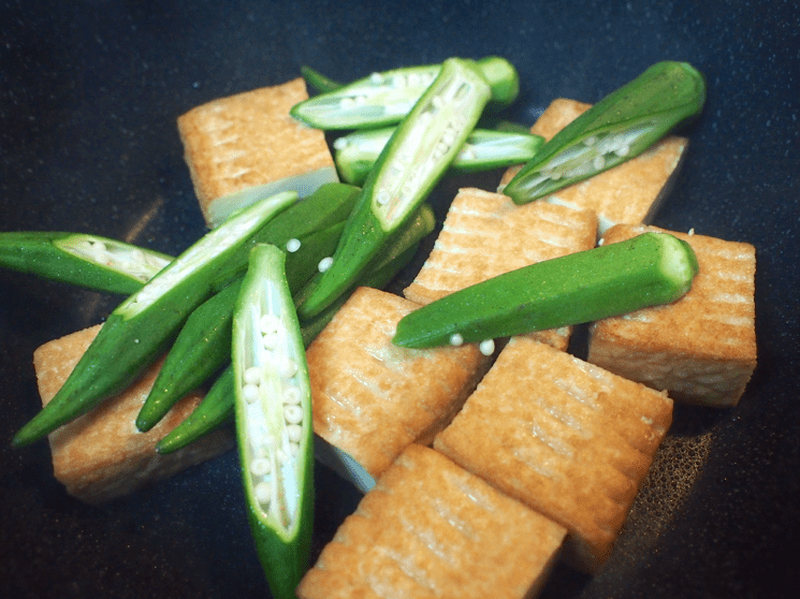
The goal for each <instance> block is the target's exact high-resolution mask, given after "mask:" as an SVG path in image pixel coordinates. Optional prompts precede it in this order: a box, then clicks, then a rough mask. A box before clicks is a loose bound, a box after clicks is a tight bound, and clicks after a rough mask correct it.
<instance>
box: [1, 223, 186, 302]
mask: <svg viewBox="0 0 800 599" xmlns="http://www.w3.org/2000/svg"><path fill="white" fill-rule="evenodd" d="M172 260H173V257H172V256H168V255H166V254H162V253H161V252H156V251H153V250H148V249H145V248H141V247H138V246H136V245H133V244H130V243H125V242H122V241H117V240H115V239H109V238H108V237H102V236H100V235H88V234H84V233H69V232H61V231H58V232H55V231H53V232H49V231H47V232H46V231H19V232H16V231H15V232H7V233H0V268H8V269H11V270H16V271H18V272H25V273H31V274H34V275H37V276H40V277H43V278H46V279H50V280H53V281H58V282H61V283H68V284H70V285H77V286H78V287H83V288H84V289H91V290H93V291H102V292H104V293H115V294H122V295H130V294H131V293H135V292H136V291H138V290H139V289H141V288H142V285H144V284H145V283H146V282H147V281H149V280H150V279H151V278H152V277H154V276H155V275H156V274H157V273H158V272H159V271H160V270H162V269H163V268H164V267H165V266H167V265H168V264H169V263H170V262H172Z"/></svg>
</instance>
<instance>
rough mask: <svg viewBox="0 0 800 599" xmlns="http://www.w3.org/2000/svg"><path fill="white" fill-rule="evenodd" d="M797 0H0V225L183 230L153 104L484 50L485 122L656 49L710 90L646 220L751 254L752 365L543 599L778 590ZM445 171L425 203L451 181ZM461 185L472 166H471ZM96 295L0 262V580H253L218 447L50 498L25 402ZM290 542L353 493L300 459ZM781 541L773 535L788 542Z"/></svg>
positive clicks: (232, 585) (593, 85) (180, 244)
mask: <svg viewBox="0 0 800 599" xmlns="http://www.w3.org/2000/svg"><path fill="white" fill-rule="evenodd" d="M799 14H800V13H799V12H798V10H797V8H796V7H795V3H794V2H788V1H787V2H781V1H774V2H759V1H752V2H749V3H746V2H738V1H733V0H731V1H729V2H724V1H719V0H715V1H712V2H702V3H697V2H689V1H683V0H676V1H672V2H664V1H663V0H661V1H651V0H647V1H644V2H616V1H609V2H602V3H601V2H585V1H582V0H576V1H573V2H560V1H559V2H554V1H550V0H545V1H543V2H513V1H510V2H503V3H501V2H492V1H483V2H477V1H471V2H470V1H467V0H461V1H458V2H442V1H437V0H433V1H431V0H428V1H424V2H416V1H414V0H412V1H411V2H407V3H403V4H402V5H396V4H394V3H378V2H371V1H365V2H355V3H354V2H346V1H337V2H331V1H327V0H326V1H315V2H309V1H305V0H295V1H293V2H286V3H278V2H244V1H236V0H232V1H230V2H225V3H218V4H217V3H212V2H207V1H202V0H198V1H195V2H186V3H182V2H176V1H174V0H162V1H160V2H141V1H139V2H136V1H127V2H123V1H119V0H76V1H74V2H40V1H36V0H26V1H25V2H21V1H11V2H4V3H3V7H2V9H0V33H1V35H0V41H2V43H1V44H0V230H3V231H12V230H53V229H58V230H74V231H83V232H93V233H98V234H103V235H107V236H109V237H116V238H120V239H127V240H130V241H133V242H135V243H138V244H140V245H144V246H148V247H151V248H154V249H158V250H162V251H165V252H169V253H177V252H179V251H181V250H182V249H184V248H185V247H187V246H188V245H189V244H190V243H191V242H192V241H194V240H195V239H196V238H197V237H199V236H200V235H201V234H202V233H203V232H204V225H203V222H202V218H201V216H200V213H199V211H198V209H197V206H196V202H195V199H194V194H193V191H192V188H191V184H190V181H189V175H188V172H187V169H186V167H185V164H184V163H183V160H182V148H181V145H180V141H179V139H178V136H177V131H176V127H175V119H176V117H177V116H178V115H180V114H181V113H183V112H185V111H186V110H188V109H190V108H192V107H194V106H196V105H199V104H201V103H204V102H206V101H209V100H211V99H214V98H218V97H222V96H226V95H230V94H233V93H236V92H241V91H246V90H250V89H253V88H256V87H261V86H265V85H273V84H278V83H282V82H284V81H287V80H288V79H291V78H294V77H296V76H298V74H299V67H300V66H301V65H304V64H307V65H310V66H313V67H315V68H317V69H319V70H321V71H322V72H324V73H326V74H328V75H330V76H331V77H333V78H336V79H340V80H350V79H354V78H357V77H360V76H363V75H365V74H368V73H369V72H371V71H373V70H384V69H388V68H392V67H396V66H402V65H409V64H422V63H430V62H438V61H441V60H443V59H444V58H446V57H448V56H451V55H460V56H467V57H473V58H477V57H480V56H484V55H488V54H499V55H502V56H505V57H507V58H509V59H510V60H511V61H512V62H513V63H514V64H515V65H516V66H517V67H518V69H519V71H520V74H521V77H522V85H523V87H522V95H521V98H520V100H519V101H518V103H517V104H516V107H515V109H514V110H513V111H512V112H511V113H510V114H509V116H510V118H513V119H515V120H518V121H520V122H523V123H526V124H530V123H531V122H532V121H533V120H534V119H535V118H536V117H537V116H538V114H539V113H541V111H542V110H543V109H544V107H545V106H546V105H547V104H548V103H549V102H550V100H552V99H553V98H555V97H559V96H561V97H570V98H574V99H578V100H583V101H587V102H595V101H597V100H598V99H600V98H601V97H602V96H603V95H604V94H605V93H607V92H609V91H612V90H613V89H615V88H617V87H619V86H620V85H622V84H623V83H625V82H627V81H628V80H630V79H632V78H633V77H635V76H636V75H638V74H639V73H640V72H642V71H643V70H644V69H645V68H646V67H647V66H649V65H650V64H652V63H654V62H656V61H659V60H662V59H677V60H686V61H690V62H691V63H693V64H694V65H695V66H696V67H697V68H699V69H700V70H701V71H703V72H704V73H705V75H706V77H707V80H708V87H709V95H708V102H707V105H706V109H705V112H704V114H703V116H702V118H701V119H700V120H699V121H698V122H697V123H696V124H695V125H694V126H693V128H692V129H691V130H690V131H689V134H690V135H691V139H692V142H691V149H690V155H689V156H688V159H687V161H686V163H685V167H684V170H683V172H682V175H681V178H680V181H679V182H678V184H677V186H676V187H675V189H674V192H673V194H672V196H671V197H670V198H669V199H668V201H667V202H666V203H665V204H664V205H663V208H662V210H661V212H660V213H659V215H658V217H657V219H656V221H655V223H656V224H658V225H660V226H662V227H665V228H667V229H674V230H679V231H686V230H688V229H690V228H692V227H693V228H694V229H695V230H696V231H697V232H698V233H701V234H706V235H712V236H716V237H721V238H724V239H729V240H741V241H747V242H750V243H753V244H754V245H755V246H756V248H757V253H758V254H757V255H758V273H757V279H756V285H757V297H756V302H757V325H756V326H757V335H758V342H759V358H760V361H759V366H758V369H757V371H756V374H755V376H754V378H753V380H752V381H751V383H750V386H749V388H748V390H747V392H746V394H745V396H744V398H743V399H742V401H741V403H740V404H739V405H738V406H737V407H735V408H732V409H728V410H722V411H710V410H706V409H698V408H686V407H679V408H678V409H677V411H676V415H675V425H674V427H673V429H672V431H671V434H670V437H669V438H668V440H667V442H666V443H665V445H664V447H663V449H662V450H661V452H660V453H659V456H658V459H657V461H656V464H655V466H654V469H653V471H652V475H651V477H650V478H649V479H648V483H647V485H646V486H645V488H644V489H643V491H642V493H641V494H640V497H639V500H638V501H637V503H636V505H635V507H634V509H633V512H632V514H631V516H630V519H629V522H628V525H627V526H626V529H625V531H624V534H623V535H622V537H621V539H620V541H619V543H618V547H617V549H616V551H615V553H614V555H613V556H612V558H611V559H610V561H609V562H608V563H607V564H606V565H605V566H604V567H603V569H602V570H601V571H600V572H599V573H598V574H597V575H596V576H594V577H591V578H590V577H585V576H581V575H577V574H575V573H574V572H573V571H571V570H569V569H568V568H566V567H558V568H557V569H556V571H555V572H554V574H553V577H552V578H551V580H550V582H549V583H548V585H547V587H546V588H545V590H544V592H543V594H542V597H544V598H546V599H555V598H565V599H566V598H570V599H572V598H577V597H581V598H608V597H614V598H615V599H627V598H634V597H648V598H670V599H674V598H677V597H782V596H790V595H792V593H790V592H789V591H785V590H784V588H785V587H784V585H785V584H787V583H789V582H794V583H796V582H797V578H798V577H797V572H798V569H799V568H800V562H798V560H797V558H796V557H795V555H796V553H797V551H796V548H797V546H798V544H799V543H800V537H799V536H798V533H800V525H799V524H798V522H800V513H799V512H798V505H799V503H800V502H799V501H798V495H799V494H800V484H799V482H798V481H800V478H799V477H798V474H797V472H798V468H799V467H800V455H799V454H800V452H799V451H798V448H800V443H799V442H798V438H799V437H800V412H799V410H798V397H797V396H798V392H797V383H796V381H797V373H798V372H800V365H799V364H798V358H797V352H798V348H799V347H800V343H799V341H800V329H799V328H798V327H799V325H798V320H799V319H798V311H799V307H800V302H799V301H798V294H799V293H800V289H799V288H798V279H800V276H799V275H800V268H798V262H800V251H799V250H798V244H800V226H798V217H800V210H798V199H800V185H799V184H798V181H800V178H799V177H798V174H797V173H798V170H799V169H800V160H799V159H798V151H799V150H800V138H799V131H800V122H798V121H799V120H800V100H798V98H799V97H800V72H799V70H798V64H799V63H800V61H799V60H798V59H800V55H799V50H798V48H800V34H798V30H799V29H800V17H799V16H798V15H799ZM464 182H470V183H471V182H474V180H472V179H468V180H466V181H464V180H457V181H448V182H446V183H444V184H443V186H442V189H440V190H439V191H438V192H437V193H438V196H437V197H438V198H440V201H445V200H446V199H449V198H451V197H452V193H453V191H454V190H455V189H456V187H457V185H459V184H462V183H464ZM478 183H479V182H478ZM118 301H119V298H113V297H106V296H102V295H99V294H94V293H89V292H84V291H79V290H76V289H72V288H69V287H67V286H64V285H59V284H56V283H52V282H47V281H42V280H39V279H36V278H34V277H31V276H26V275H21V274H17V273H12V272H5V271H4V272H0V356H1V357H0V414H1V415H2V418H0V456H1V457H0V477H2V482H0V501H2V509H0V585H2V588H3V589H4V590H5V591H6V596H9V597H59V598H64V597H95V598H96V597H115V598H127V597H131V598H140V597H162V596H163V597H171V598H172V599H178V598H184V597H187V598H188V597H192V598H194V597H207V598H228V597H265V596H268V595H269V593H268V590H267V587H266V582H265V580H264V577H263V574H262V572H261V571H260V568H259V565H258V562H257V559H256V556H255V552H254V550H253V546H252V543H251V540H250V536H249V530H248V528H247V523H246V519H245V515H244V509H243V501H242V494H241V491H240V486H239V481H238V464H237V460H236V456H235V453H234V452H231V453H229V454H227V455H225V456H223V457H222V458H219V459H217V460H215V461H213V462H210V463H207V464H204V465H201V466H199V467H196V468H194V469H191V470H189V471H187V472H185V473H183V474H181V475H179V476H176V477H174V478H173V479H171V480H169V481H167V482H165V483H162V484H159V485H157V486H155V487H152V488H149V489H146V490H144V491H141V492H139V493H136V494H135V495H132V496H130V497H127V498H124V499H120V500H117V501H113V502H111V503H109V504H107V505H104V506H102V507H87V506H84V505H82V504H80V503H79V502H77V501H75V500H74V499H72V498H70V497H69V496H67V495H66V494H65V493H64V491H63V488H62V487H61V486H60V485H59V484H58V483H57V482H56V481H55V480H54V479H53V477H52V473H51V466H50V458H49V450H48V448H47V445H46V444H45V443H39V444H36V445H35V446H32V447H30V448H26V449H22V450H12V449H11V447H10V438H11V436H12V435H13V433H14V432H15V431H16V430H18V429H19V427H20V426H22V424H23V423H24V422H25V421H26V420H27V419H29V418H30V417H32V416H33V415H34V413H35V412H36V411H37V406H38V401H39V400H38V395H37V392H36V387H35V380H34V373H33V368H32V365H31V355H32V352H33V350H34V349H35V348H36V347H37V346H39V345H40V344H42V343H44V342H46V341H49V340H50V339H54V338H56V337H60V336H62V335H65V334H68V333H71V332H73V331H75V330H77V329H79V328H83V327H85V326H88V325H91V324H94V323H96V322H99V321H100V320H101V319H102V318H103V317H104V316H105V315H106V314H107V313H108V312H109V311H110V310H111V309H113V307H114V306H115V304H116V302H118ZM317 487H318V502H317V534H316V538H315V551H318V550H319V549H320V548H321V546H322V545H323V544H324V543H325V542H326V541H327V540H328V539H329V538H330V537H331V536H332V534H333V532H334V531H335V528H336V526H337V525H338V524H339V523H340V522H341V520H342V519H343V518H344V516H345V515H346V514H347V513H349V512H350V511H352V509H353V508H354V506H355V504H356V502H357V500H358V495H357V493H356V492H354V491H353V490H352V488H351V487H349V486H348V485H346V484H344V483H342V482H340V481H339V479H337V478H336V477H335V476H334V475H332V474H331V473H330V472H329V471H327V470H326V469H324V468H322V467H319V468H318V469H317ZM793 549H794V550H793Z"/></svg>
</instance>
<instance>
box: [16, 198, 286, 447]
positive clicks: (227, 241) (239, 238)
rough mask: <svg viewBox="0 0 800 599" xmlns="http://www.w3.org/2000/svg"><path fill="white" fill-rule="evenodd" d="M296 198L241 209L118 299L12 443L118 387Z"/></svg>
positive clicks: (241, 265) (243, 261) (228, 276)
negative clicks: (60, 382)
mask: <svg viewBox="0 0 800 599" xmlns="http://www.w3.org/2000/svg"><path fill="white" fill-rule="evenodd" d="M296 199H297V194H296V193H291V192H286V193H281V194H277V195H275V196H272V197H270V198H266V199H264V200H262V201H260V202H258V203H257V204H254V205H252V206H250V207H248V208H246V209H244V210H242V211H241V212H239V213H237V214H236V215H235V216H234V217H232V218H231V219H229V220H228V221H226V222H225V223H224V224H223V225H221V226H219V227H218V228H217V229H214V230H213V231H211V232H210V233H208V234H206V235H205V236H203V237H202V238H201V239H200V240H199V241H197V242H196V243H194V244H193V245H192V246H191V247H190V248H189V249H187V250H186V251H185V252H183V253H182V254H181V255H180V256H179V257H178V258H176V259H175V261H173V262H172V263H171V264H169V265H168V266H167V267H166V268H164V269H163V270H162V271H160V272H159V273H158V274H157V275H156V276H155V277H153V278H152V279H150V281H149V282H148V283H146V284H145V285H144V287H142V288H141V290H140V291H138V292H136V293H135V294H133V295H131V296H130V297H128V298H127V299H126V300H125V301H123V302H122V303H121V304H120V305H119V306H118V307H117V308H116V309H115V310H114V311H113V312H112V313H111V314H110V315H109V317H108V319H107V320H106V322H105V324H104V325H103V327H102V328H101V329H100V332H99V333H98V335H97V337H95V339H94V340H93V341H92V343H91V345H90V346H89V348H88V349H87V350H86V352H85V353H84V354H83V356H82V357H81V359H80V360H79V361H78V363H77V365H76V366H75V369H74V370H73V371H72V373H71V374H70V376H69V377H68V378H67V380H66V381H65V382H64V385H63V386H62V387H61V389H60V390H59V391H58V393H56V395H55V397H53V399H52V400H51V401H50V403H48V404H47V406H46V407H45V408H44V409H43V410H41V411H40V412H39V413H38V414H37V415H36V416H35V417H34V418H33V419H32V420H31V421H30V422H28V423H27V424H26V425H25V426H24V427H23V428H22V429H21V430H20V431H19V432H18V433H17V434H16V436H15V437H14V439H13V442H14V444H15V445H17V446H22V445H27V444H29V443H32V442H34V441H36V440H38V439H40V438H42V437H43V436H45V435H47V434H48V433H50V432H52V431H53V430H55V429H56V428H58V427H59V426H61V425H62V424H65V423H66V422H69V421H70V420H72V419H73V418H75V417H77V416H80V415H81V414H84V413H86V412H87V411H89V410H90V409H91V408H93V407H94V406H95V405H97V404H98V403H99V402H101V401H102V400H104V399H106V398H107V397H109V396H111V395H114V394H115V393H118V392H120V391H122V390H123V389H125V388H126V387H127V386H128V385H129V384H130V383H131V382H132V381H133V379H134V378H136V376H138V375H139V373H141V372H142V370H143V369H144V368H146V367H147V366H148V365H149V364H151V363H152V362H153V360H154V359H155V358H156V357H157V356H158V355H160V354H161V352H162V351H163V350H164V349H165V348H166V345H167V344H168V343H169V342H170V341H171V340H172V338H173V337H174V336H175V334H176V333H177V332H178V329H179V328H180V327H181V325H182V324H183V323H184V321H185V320H186V318H188V316H189V314H190V313H191V312H192V311H193V310H194V308H196V307H197V306H198V305H200V303H202V302H203V301H204V300H205V299H206V298H208V297H209V296H210V295H211V294H212V293H214V291H216V290H218V289H221V288H222V287H223V286H224V285H225V284H227V283H228V282H230V281H231V280H232V279H233V278H235V277H236V276H237V275H238V274H239V273H241V272H242V270H243V269H246V267H247V257H248V255H249V251H250V249H251V248H252V247H253V245H254V243H255V242H256V241H257V240H258V233H259V232H260V231H261V230H262V229H263V228H264V225H265V224H266V223H267V222H268V221H270V220H271V219H273V218H274V217H275V215H276V214H278V213H279V212H281V211H282V210H285V209H286V208H287V207H288V206H289V205H291V204H292V203H294V202H295V201H296Z"/></svg>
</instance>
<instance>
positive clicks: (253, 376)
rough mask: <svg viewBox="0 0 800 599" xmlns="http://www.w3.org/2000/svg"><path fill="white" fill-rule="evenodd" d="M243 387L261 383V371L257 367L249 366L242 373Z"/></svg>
mask: <svg viewBox="0 0 800 599" xmlns="http://www.w3.org/2000/svg"><path fill="white" fill-rule="evenodd" d="M244 382H245V385H258V384H259V383H260V382H261V369H260V368H258V366H251V367H250V368H248V369H247V370H245V371H244Z"/></svg>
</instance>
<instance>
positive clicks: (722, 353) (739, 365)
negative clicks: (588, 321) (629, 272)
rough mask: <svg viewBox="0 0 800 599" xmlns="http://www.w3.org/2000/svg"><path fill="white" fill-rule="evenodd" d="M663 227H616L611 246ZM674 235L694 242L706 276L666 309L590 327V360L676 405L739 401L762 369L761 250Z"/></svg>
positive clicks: (609, 240)
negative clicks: (758, 320) (758, 316)
mask: <svg viewBox="0 0 800 599" xmlns="http://www.w3.org/2000/svg"><path fill="white" fill-rule="evenodd" d="M648 230H649V231H662V232H663V231H664V229H659V228H656V227H652V226H651V227H643V226H638V227H636V226H622V225H620V226H617V227H614V228H612V229H611V230H609V231H608V232H607V233H606V236H605V242H606V243H615V242H617V241H623V240H625V239H630V238H631V237H634V236H636V235H638V234H640V233H643V232H645V231H648ZM666 232H668V233H672V234H673V235H675V236H676V237H678V238H680V239H683V240H685V241H686V242H688V243H689V244H690V245H691V246H692V248H693V249H694V251H695V254H696V255H697V261H698V264H699V265H700V272H699V274H698V275H697V276H696V277H695V279H694V281H693V282H692V288H691V290H690V291H689V292H688V293H687V294H686V295H684V296H683V297H682V298H681V299H680V300H678V301H677V302H675V303H673V304H668V305H666V306H656V307H652V308H645V309H643V310H638V311H636V312H633V313H631V314H626V315H623V316H618V317H614V318H606V319H604V320H601V321H599V322H597V323H595V324H593V325H592V327H591V334H590V343H589V354H588V360H589V361H590V362H592V363H594V364H598V365H599V366H602V367H603V368H606V369H608V370H611V371H613V372H616V373H618V374H620V375H622V376H624V377H626V378H629V379H631V380H635V381H640V382H642V383H644V384H646V385H648V386H650V387H653V388H654V389H659V390H660V389H666V390H667V391H668V392H669V394H670V396H671V397H672V398H673V399H675V400H676V401H686V402H692V403H699V404H704V405H709V406H720V407H726V406H732V405H735V404H736V403H738V401H739V399H740V398H741V396H742V393H744V389H745V387H746V386H747V383H748V381H749V380H750V377H751V376H752V374H753V371H754V370H755V367H756V353H757V352H756V332H755V300H754V293H755V269H756V256H755V248H754V247H753V246H752V245H750V244H749V243H742V242H731V241H724V240H722V239H716V238H713V237H708V236H705V235H693V234H692V235H690V234H685V233H676V232H673V231H666Z"/></svg>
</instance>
